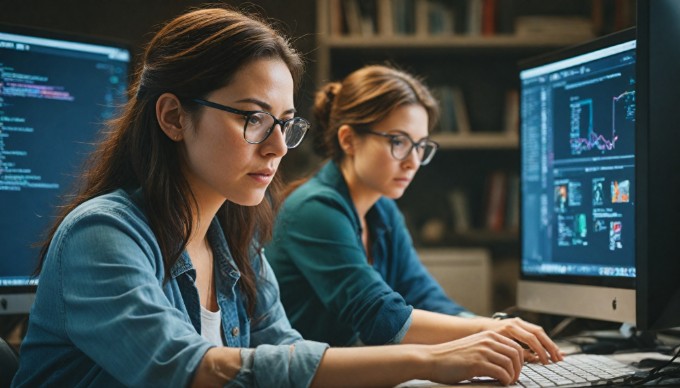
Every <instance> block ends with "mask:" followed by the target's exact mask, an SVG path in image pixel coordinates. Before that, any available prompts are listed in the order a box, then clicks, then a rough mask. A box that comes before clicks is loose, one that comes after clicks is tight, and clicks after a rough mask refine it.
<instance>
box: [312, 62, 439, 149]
mask: <svg viewBox="0 0 680 388" xmlns="http://www.w3.org/2000/svg"><path fill="white" fill-rule="evenodd" d="M409 104H418V105H422V106H423V107H424V108H425V110H426V111H427V116H428V127H429V128H428V129H429V130H432V128H434V125H435V124H436V121H437V118H438V115H439V105H438V104H437V101H436V100H435V99H434V97H432V94H431V93H430V91H429V90H428V89H427V87H425V85H424V84H423V82H422V81H420V80H419V79H418V78H416V77H415V76H413V75H411V74H409V73H407V72H405V71H403V70H399V69H396V68H393V67H388V66H382V65H370V66H365V67H363V68H361V69H359V70H356V71H354V72H353V73H351V74H350V75H348V76H347V77H346V78H345V79H344V80H343V81H342V82H330V83H328V84H326V85H325V86H324V87H322V88H321V89H320V90H319V91H318V92H317V93H316V97H315V100H314V116H315V118H316V122H317V126H318V127H319V128H320V129H321V131H320V132H316V138H315V144H316V146H317V147H316V148H317V150H319V151H321V154H322V156H324V157H327V158H331V159H333V160H335V161H336V162H339V161H340V160H342V158H343V156H344V154H343V152H342V148H340V143H339V142H338V129H339V128H340V127H341V126H342V125H345V124H346V125H350V126H351V127H352V128H353V129H354V130H355V131H356V132H358V133H361V132H363V131H365V130H367V129H368V128H369V127H371V126H372V125H374V124H376V123H378V122H380V121H382V120H384V119H385V118H386V117H387V116H388V115H389V114H390V113H391V112H392V111H393V110H394V109H395V108H398V107H400V106H403V105H409Z"/></svg>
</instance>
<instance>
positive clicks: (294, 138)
mask: <svg viewBox="0 0 680 388" xmlns="http://www.w3.org/2000/svg"><path fill="white" fill-rule="evenodd" d="M274 124H275V121H274V117H272V116H271V115H269V114H267V113H265V112H257V113H251V114H250V115H249V116H248V118H247V121H246V126H245V130H244V131H245V138H246V141H248V142H250V143H260V142H262V141H264V140H265V139H266V138H267V137H268V136H269V134H270V133H271V131H272V130H273V129H274ZM308 128H309V123H308V122H307V121H306V120H303V119H301V118H298V117H295V118H293V119H290V120H287V121H285V122H284V124H283V128H281V129H282V130H283V137H284V141H285V142H286V146H287V147H288V148H294V147H297V146H298V145H299V144H300V142H302V139H303V138H304V137H305V133H307V129H308Z"/></svg>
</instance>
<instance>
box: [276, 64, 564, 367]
mask: <svg viewBox="0 0 680 388" xmlns="http://www.w3.org/2000/svg"><path fill="white" fill-rule="evenodd" d="M314 111H315V115H316V119H317V123H318V125H319V127H321V132H320V134H321V141H320V142H319V143H320V144H321V145H322V149H323V150H324V151H325V156H326V157H327V158H328V159H329V160H328V161H327V162H326V163H325V165H324V166H323V167H321V169H320V170H319V171H318V172H317V173H316V174H315V175H314V176H313V177H312V178H311V179H309V180H306V181H304V180H303V183H302V184H301V183H300V182H298V183H295V184H294V186H297V188H295V189H294V191H292V193H291V194H290V195H289V196H288V197H287V199H286V200H285V203H284V204H283V205H282V207H281V209H280V210H279V213H278V215H277V221H276V225H275V227H274V235H273V240H272V242H271V243H270V244H269V245H268V247H267V249H266V252H267V258H268V259H269V262H270V263H271V266H272V267H273V269H274V272H275V274H276V277H277V279H278V281H279V284H280V285H281V301H282V303H283V305H284V307H285V309H286V313H287V314H288V318H289V319H290V321H291V324H292V325H293V327H294V328H296V329H297V330H299V331H300V332H301V333H302V335H303V336H304V337H305V338H308V339H313V340H317V341H324V342H327V343H329V344H331V345H337V346H349V345H356V344H366V345H383V344H394V343H419V344H432V343H441V342H445V341H449V340H452V339H457V338H462V337H465V336H467V335H470V334H474V333H477V332H480V331H482V330H493V331H496V332H498V333H500V334H503V335H505V336H507V337H509V338H512V339H515V340H518V341H520V342H522V343H525V344H526V345H528V347H529V348H530V349H532V350H533V352H534V353H533V354H530V355H531V356H532V357H535V356H536V355H537V356H538V357H540V360H541V361H544V362H545V361H547V357H546V354H549V355H550V357H552V359H553V360H558V359H559V358H560V355H559V352H558V350H557V347H556V345H555V344H554V343H553V342H552V341H551V340H550V339H549V338H548V336H547V335H546V334H545V332H544V331H543V329H541V328H540V327H539V326H536V325H533V324H530V323H527V322H525V321H522V320H520V319H511V320H504V321H500V320H494V319H490V318H481V317H480V318H461V317H458V316H455V315H466V314H467V315H472V314H470V313H468V312H467V311H466V310H464V309H463V308H462V307H460V306H459V305H457V304H456V303H454V302H453V301H451V300H450V299H449V298H447V297H446V295H445V294H444V292H443V290H442V288H441V287H440V286H439V285H438V284H437V282H436V281H435V280H434V279H433V278H432V276H431V275H430V274H429V273H428V272H427V270H426V269H425V268H424V267H423V265H422V264H421V262H420V260H419V259H418V257H417V254H416V251H415V249H414V247H413V244H412V241H411V237H410V235H409V233H408V230H407V228H406V225H405V224H404V219H403V216H402V214H401V213H400V212H399V210H398V209H397V206H396V204H395V202H394V199H396V198H399V197H401V196H402V195H403V193H404V191H405V190H406V188H407V187H408V186H409V184H410V183H411V181H412V180H413V178H414V176H415V174H416V173H417V172H418V169H419V168H420V167H421V166H424V165H426V164H428V163H429V162H430V160H432V157H433V156H434V154H435V152H436V151H437V143H435V142H434V141H432V140H430V139H429V137H428V134H429V131H430V129H431V128H432V127H433V126H434V123H435V119H436V116H437V113H438V111H437V104H436V101H435V100H434V99H433V97H432V95H431V94H430V92H429V91H428V89H427V88H426V87H425V86H424V85H423V84H422V83H421V82H420V81H419V80H417V79H416V78H415V77H413V76H412V75H410V74H408V73H405V72H403V71H400V70H397V69H394V68H390V67H385V66H375V65H374V66H367V67H364V68H362V69H359V70H357V71H355V72H353V73H351V74H350V75H348V76H347V77H346V78H345V79H344V80H343V81H342V82H341V83H340V82H333V83H329V84H327V85H326V86H325V87H323V88H322V89H321V90H320V91H319V92H318V93H317V95H316V101H315V106H314ZM470 292H475V290H470Z"/></svg>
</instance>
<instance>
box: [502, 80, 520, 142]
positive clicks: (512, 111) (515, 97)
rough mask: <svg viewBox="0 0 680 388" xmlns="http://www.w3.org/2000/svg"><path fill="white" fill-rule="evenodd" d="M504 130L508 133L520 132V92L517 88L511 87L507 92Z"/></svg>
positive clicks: (515, 133)
mask: <svg viewBox="0 0 680 388" xmlns="http://www.w3.org/2000/svg"><path fill="white" fill-rule="evenodd" d="M503 130H504V131H505V133H506V134H508V135H517V134H519V92H518V91H517V89H511V90H508V91H506V92H505V113H504V115H503Z"/></svg>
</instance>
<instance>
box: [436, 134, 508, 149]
mask: <svg viewBox="0 0 680 388" xmlns="http://www.w3.org/2000/svg"><path fill="white" fill-rule="evenodd" d="M432 140H434V141H436V142H437V143H439V147H440V148H441V149H517V148H518V147H519V139H518V138H517V135H516V134H507V133H469V134H467V133H466V134H448V133H447V134H444V133H437V134H433V135H432Z"/></svg>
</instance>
